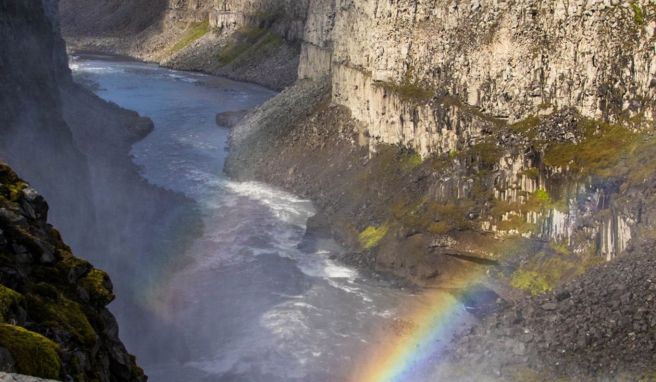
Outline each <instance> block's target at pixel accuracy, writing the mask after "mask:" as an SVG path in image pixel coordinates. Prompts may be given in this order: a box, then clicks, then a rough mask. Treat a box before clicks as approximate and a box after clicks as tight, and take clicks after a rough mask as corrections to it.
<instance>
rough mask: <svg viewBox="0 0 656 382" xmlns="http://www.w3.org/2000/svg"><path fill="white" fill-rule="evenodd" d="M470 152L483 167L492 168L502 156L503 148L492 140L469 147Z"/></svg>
mask: <svg viewBox="0 0 656 382" xmlns="http://www.w3.org/2000/svg"><path fill="white" fill-rule="evenodd" d="M470 152H471V153H472V156H473V157H474V159H475V160H477V161H478V162H479V163H480V164H481V167H482V168H483V169H488V170H490V169H492V168H494V166H496V165H497V164H498V163H499V160H501V157H502V156H503V152H504V151H503V149H502V148H501V147H499V146H498V145H497V144H495V143H493V142H482V143H479V144H477V145H474V146H472V147H471V148H470Z"/></svg>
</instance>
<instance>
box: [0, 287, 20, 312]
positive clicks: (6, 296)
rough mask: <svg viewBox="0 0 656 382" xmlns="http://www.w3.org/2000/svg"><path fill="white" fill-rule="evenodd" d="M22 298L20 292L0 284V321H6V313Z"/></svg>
mask: <svg viewBox="0 0 656 382" xmlns="http://www.w3.org/2000/svg"><path fill="white" fill-rule="evenodd" d="M22 300H23V296H22V295H21V294H20V293H18V292H16V291H14V290H13V289H9V288H7V287H5V286H4V285H0V321H6V319H7V317H6V315H7V313H9V311H10V310H11V308H12V307H13V306H15V305H17V304H19V303H20V302H21V301H22Z"/></svg>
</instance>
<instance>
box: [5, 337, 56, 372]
mask: <svg viewBox="0 0 656 382" xmlns="http://www.w3.org/2000/svg"><path fill="white" fill-rule="evenodd" d="M0 347H4V348H6V349H7V350H9V352H10V353H11V355H12V357H14V360H15V361H16V369H17V371H18V372H19V373H21V374H25V375H31V376H35V377H39V378H47V379H59V378H60V373H61V360H60V359H59V355H58V352H59V346H58V345H57V344H56V343H54V342H52V341H51V340H49V339H47V338H46V337H44V336H42V335H40V334H37V333H34V332H31V331H29V330H27V329H24V328H21V327H19V326H14V325H8V324H0Z"/></svg>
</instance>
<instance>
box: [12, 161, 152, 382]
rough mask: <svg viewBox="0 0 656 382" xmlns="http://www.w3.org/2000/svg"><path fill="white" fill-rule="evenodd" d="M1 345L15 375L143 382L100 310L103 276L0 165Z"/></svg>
mask: <svg viewBox="0 0 656 382" xmlns="http://www.w3.org/2000/svg"><path fill="white" fill-rule="evenodd" d="M0 211H1V213H0V322H11V324H15V326H14V325H8V324H2V326H0V347H1V348H5V349H7V351H8V352H9V354H10V355H11V357H12V358H13V360H14V361H15V364H16V365H15V367H16V369H17V371H18V372H20V373H23V374H28V375H33V376H37V377H44V378H55V379H69V380H75V381H80V382H84V381H109V380H121V381H133V382H138V381H144V380H145V377H144V375H143V371H142V370H141V369H140V368H139V367H138V366H137V365H136V362H135V361H134V358H133V357H132V358H131V357H130V355H129V354H128V353H127V351H126V350H125V348H124V346H123V344H121V342H120V341H119V339H118V337H117V335H116V332H117V329H116V321H115V320H114V318H113V317H112V316H111V314H110V313H109V312H108V311H107V308H106V305H107V304H108V303H109V302H111V300H112V299H113V298H114V295H113V293H112V284H111V281H110V280H109V277H108V276H107V274H106V273H104V272H102V271H100V270H97V269H94V268H93V266H92V265H91V264H89V262H87V261H85V260H82V259H78V258H76V257H75V256H73V254H72V253H71V249H70V248H69V247H68V246H67V245H66V244H65V243H64V242H63V241H62V238H61V235H60V234H59V232H58V231H57V230H55V229H54V228H53V227H52V226H50V225H49V224H48V223H47V211H48V206H47V204H46V203H45V201H44V200H43V198H42V197H41V196H40V195H38V194H37V193H36V191H34V190H33V189H31V188H29V186H28V185H27V184H25V183H24V182H22V181H21V180H20V179H19V178H18V177H17V176H16V174H14V173H13V171H11V169H10V168H9V167H8V166H6V165H3V164H0Z"/></svg>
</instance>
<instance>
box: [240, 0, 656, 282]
mask: <svg viewBox="0 0 656 382" xmlns="http://www.w3.org/2000/svg"><path fill="white" fill-rule="evenodd" d="M655 29H656V6H655V5H654V4H653V3H652V2H649V1H635V2H619V1H613V2H611V1H579V2H567V1H557V0H554V1H492V2H479V1H465V2H455V1H451V2H439V1H416V0H415V1H413V0H400V1H394V2H380V1H373V0H372V1H366V0H365V1H348V0H344V1H340V0H336V1H327V0H311V1H310V2H309V11H308V17H307V20H306V23H305V33H304V37H303V41H302V46H301V51H300V63H299V71H298V76H299V79H300V80H301V81H299V82H298V84H297V86H296V87H294V88H292V89H289V91H286V92H283V93H281V95H279V97H278V98H279V99H277V100H272V101H271V102H269V103H268V104H266V105H263V107H261V108H260V109H259V110H256V111H255V112H254V113H253V114H252V115H251V116H249V117H247V118H246V119H245V120H244V121H243V122H242V123H241V125H240V126H237V127H236V128H235V129H234V130H233V146H232V150H233V151H232V153H231V160H230V161H229V163H228V166H227V168H228V171H230V173H231V174H233V175H235V176H238V177H243V178H246V179H248V178H256V179H263V180H266V181H269V182H272V183H276V184H279V185H281V186H283V187H286V188H289V189H292V190H293V191H295V192H298V193H300V194H303V195H306V196H308V197H310V198H312V199H313V200H316V201H317V203H318V204H319V205H320V206H322V208H324V209H325V210H324V214H323V215H322V214H319V215H318V217H317V218H316V220H317V221H318V222H317V224H318V225H319V226H322V227H324V228H326V226H328V227H329V229H330V230H331V232H332V233H333V234H334V235H335V236H336V237H338V238H339V239H340V240H342V241H343V242H344V243H345V244H347V245H348V246H349V247H350V248H357V249H359V251H360V252H359V253H358V256H356V258H355V260H354V261H356V262H357V263H366V264H368V265H371V266H373V267H374V268H376V269H380V270H391V271H393V272H395V273H397V274H401V275H403V276H406V277H409V278H411V279H413V280H418V279H419V280H422V279H423V280H424V281H425V280H426V279H434V278H435V277H436V275H445V274H446V273H448V272H445V271H446V270H447V269H449V266H450V264H451V263H453V262H454V261H455V260H453V259H454V256H457V258H458V259H459V260H460V261H461V262H462V261H464V262H467V261H470V262H482V263H485V262H486V261H492V262H497V261H501V262H502V263H503V268H504V269H505V270H504V271H502V272H500V273H501V275H500V277H498V279H505V280H506V281H508V283H510V284H513V285H515V286H517V287H519V289H524V290H531V292H535V291H538V290H543V289H551V288H553V287H554V286H555V285H557V284H558V283H559V282H561V281H562V280H564V279H567V278H569V277H573V276H575V275H576V274H579V273H580V272H583V271H584V270H585V269H586V268H587V267H589V266H591V265H593V264H595V263H596V262H598V261H602V260H611V259H613V258H614V257H616V256H618V255H621V254H623V253H625V252H626V251H627V249H630V248H631V246H633V245H634V244H635V243H637V242H639V241H640V240H643V239H647V240H649V239H650V238H651V237H653V231H654V229H655V228H656V225H655V224H654V223H655V222H656V219H655V218H656V214H655V211H654V210H653V208H651V207H648V206H650V205H651V204H652V201H653V200H654V193H653V190H652V188H651V185H652V184H653V178H654V174H655V173H656V163H655V162H654V160H653V159H652V157H654V155H656V153H655V152H654V149H652V148H651V147H652V143H653V132H654V123H655V122H654V121H655V119H656V115H655V110H656V61H655V57H656V54H655V49H656V37H655ZM313 81H314V82H316V83H317V86H318V85H319V84H322V83H324V82H325V81H328V82H329V83H330V84H331V90H330V94H329V99H330V103H331V104H332V106H327V105H326V102H327V101H325V99H324V98H323V97H318V96H316V95H313V96H311V97H307V94H306V92H307V89H309V88H310V85H308V84H307V83H308V82H313ZM301 100H303V101H301ZM311 100H318V101H316V102H315V103H312V102H311ZM280 105H284V107H286V108H287V109H286V110H287V113H288V114H290V115H292V114H293V115H297V116H299V117H298V118H297V119H296V120H295V121H291V122H290V121H286V120H285V119H284V118H282V117H279V116H277V114H276V112H275V109H276V108H278V107H280ZM297 108H298V110H296V109H297ZM304 110H311V112H309V113H307V115H306V116H305V117H304V116H303V111H304ZM266 119H272V121H265V120H266ZM317 121H323V123H325V124H326V126H320V124H319V123H318V122H317ZM342 145H347V146H354V147H352V148H350V149H348V148H345V147H342ZM303 150H311V151H313V152H312V153H310V152H308V153H303ZM362 151H364V152H366V153H367V154H366V155H367V156H368V157H367V158H363V157H362V155H365V154H363V152H362ZM394 152H396V154H393V153H394ZM335 156H340V158H336V157H335ZM273 158H275V159H273ZM283 158H286V159H283ZM294 158H297V159H294ZM298 158H301V159H298ZM344 158H349V159H348V160H347V159H344ZM290 161H294V162H300V163H301V164H294V165H292V164H290V163H289V162H290ZM313 162H317V163H322V164H323V165H325V166H324V167H326V168H325V169H324V168H317V167H316V166H314V165H313V164H312V163H313ZM393 162H396V163H393ZM337 169H339V171H338V170H337ZM356 169H357V170H356ZM328 174H330V175H328ZM324 176H325V177H326V179H325V182H322V180H324V179H323V177H324ZM310 179H312V180H310ZM363 179H364V180H363ZM365 180H366V181H365ZM310 183H316V184H322V185H323V187H324V188H323V189H318V188H317V187H318V186H316V185H312V184H310ZM325 189H330V191H326V190H325ZM344 198H346V199H348V201H347V202H345V201H344ZM342 203H345V205H346V206H343V205H342ZM331 220H332V221H335V223H333V224H331V223H330V221H331ZM371 237H373V238H375V239H376V240H371V241H368V240H367V238H371ZM509 243H514V244H513V245H510V244H509ZM515 246H517V247H515ZM508 247H512V250H511V249H509V248H508ZM400 254H402V255H400ZM510 254H513V255H512V256H511V255H510ZM466 259H468V260H467V261H465V260H466ZM528 275H538V276H536V277H532V279H533V280H538V281H536V282H526V280H525V279H523V278H524V277H526V278H529V277H528Z"/></svg>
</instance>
